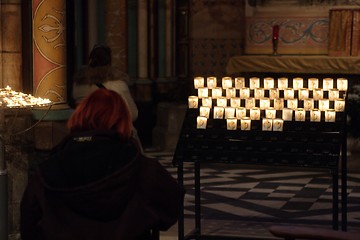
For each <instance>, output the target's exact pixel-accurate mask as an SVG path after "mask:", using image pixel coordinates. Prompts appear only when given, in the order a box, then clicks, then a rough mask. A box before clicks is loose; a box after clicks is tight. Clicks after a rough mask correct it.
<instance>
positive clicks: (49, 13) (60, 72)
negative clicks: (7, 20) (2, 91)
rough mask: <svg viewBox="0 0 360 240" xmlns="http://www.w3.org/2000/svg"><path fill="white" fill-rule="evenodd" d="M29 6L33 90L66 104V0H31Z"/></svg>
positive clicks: (40, 95) (38, 95) (36, 94)
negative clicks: (31, 19)
mask: <svg viewBox="0 0 360 240" xmlns="http://www.w3.org/2000/svg"><path fill="white" fill-rule="evenodd" d="M32 7H33V92H34V93H33V94H34V95H35V96H36V97H44V98H49V99H50V100H51V101H53V102H55V103H60V104H64V105H65V103H66V99H67V96H66V92H67V91H66V81H67V80H66V36H65V30H66V22H65V19H66V15H65V14H66V13H65V7H66V1H65V0H33V3H32ZM58 106H59V105H58ZM64 107H65V106H64ZM66 107H67V105H66Z"/></svg>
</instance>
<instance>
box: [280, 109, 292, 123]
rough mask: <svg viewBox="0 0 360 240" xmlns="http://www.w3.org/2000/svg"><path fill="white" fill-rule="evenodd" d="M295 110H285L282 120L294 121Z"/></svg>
mask: <svg viewBox="0 0 360 240" xmlns="http://www.w3.org/2000/svg"><path fill="white" fill-rule="evenodd" d="M292 115H293V110H292V109H290V108H284V109H283V110H282V119H283V120H284V121H292Z"/></svg>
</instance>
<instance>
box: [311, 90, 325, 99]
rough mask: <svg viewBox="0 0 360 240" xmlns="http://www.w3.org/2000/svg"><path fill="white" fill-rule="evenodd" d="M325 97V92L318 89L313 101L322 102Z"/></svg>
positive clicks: (315, 91)
mask: <svg viewBox="0 0 360 240" xmlns="http://www.w3.org/2000/svg"><path fill="white" fill-rule="evenodd" d="M323 97H324V91H323V90H322V89H321V88H316V89H314V90H313V99H314V100H320V99H323Z"/></svg>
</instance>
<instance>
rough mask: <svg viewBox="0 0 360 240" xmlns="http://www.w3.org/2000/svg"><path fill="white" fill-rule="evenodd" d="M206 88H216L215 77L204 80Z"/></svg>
mask: <svg viewBox="0 0 360 240" xmlns="http://www.w3.org/2000/svg"><path fill="white" fill-rule="evenodd" d="M206 86H207V87H208V88H209V89H213V88H215V87H217V79H216V77H207V78H206Z"/></svg>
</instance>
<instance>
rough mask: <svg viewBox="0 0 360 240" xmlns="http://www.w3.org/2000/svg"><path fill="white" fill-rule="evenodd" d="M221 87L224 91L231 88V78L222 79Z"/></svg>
mask: <svg viewBox="0 0 360 240" xmlns="http://www.w3.org/2000/svg"><path fill="white" fill-rule="evenodd" d="M222 87H223V88H224V89H227V88H232V78H231V77H223V78H222Z"/></svg>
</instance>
